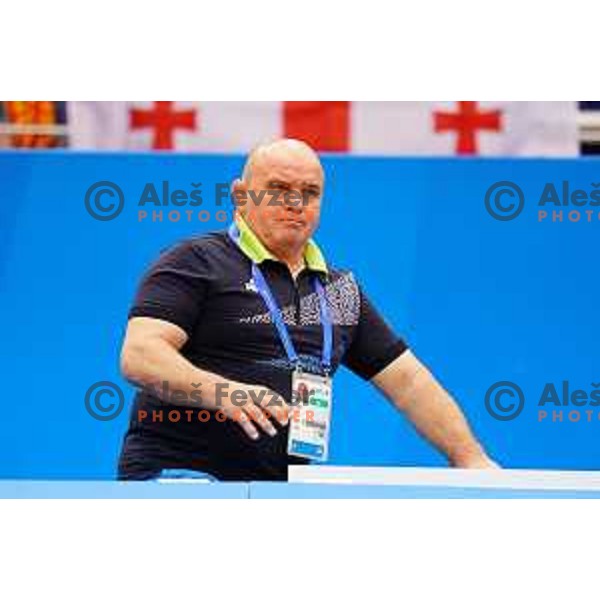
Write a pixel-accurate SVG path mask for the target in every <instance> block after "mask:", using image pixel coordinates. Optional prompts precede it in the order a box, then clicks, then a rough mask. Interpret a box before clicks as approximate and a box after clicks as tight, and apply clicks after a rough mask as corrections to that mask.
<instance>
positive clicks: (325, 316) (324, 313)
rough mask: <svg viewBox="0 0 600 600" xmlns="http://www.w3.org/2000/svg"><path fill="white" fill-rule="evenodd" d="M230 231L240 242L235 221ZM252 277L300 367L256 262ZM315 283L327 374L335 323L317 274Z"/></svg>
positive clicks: (289, 352)
mask: <svg viewBox="0 0 600 600" xmlns="http://www.w3.org/2000/svg"><path fill="white" fill-rule="evenodd" d="M228 233H229V237H230V238H231V239H232V240H233V241H234V242H235V243H236V244H238V243H239V234H240V232H239V229H238V227H237V226H236V224H235V223H232V224H231V227H230V228H229V232H228ZM252 278H253V279H254V283H255V285H256V289H257V290H258V293H259V294H260V295H261V296H262V299H263V300H264V301H265V304H266V305H267V308H268V309H269V314H270V315H271V319H273V323H274V324H275V327H276V328H277V333H278V334H279V339H280V340H281V343H282V344H283V347H284V349H285V352H286V354H287V356H288V359H289V361H290V362H291V363H293V364H294V365H295V367H296V368H299V367H300V358H299V357H298V353H297V352H296V349H295V348H294V344H293V342H292V338H291V337H290V333H289V331H288V328H287V326H286V324H285V321H284V320H283V315H282V314H281V310H280V309H279V306H278V305H277V301H276V300H275V297H274V296H273V293H272V292H271V288H270V287H269V284H268V283H267V281H266V279H265V277H264V275H263V274H262V271H261V270H260V268H259V266H258V265H257V264H256V263H254V262H253V263H252ZM313 284H314V287H315V291H316V292H317V295H318V296H319V307H320V312H321V323H322V324H323V351H322V354H321V366H322V367H323V371H324V372H325V374H326V375H329V373H330V372H331V354H332V347H333V323H332V321H331V315H330V314H329V308H328V306H327V299H326V297H325V289H324V288H323V284H322V283H321V281H320V280H319V278H318V277H317V276H316V275H315V276H314V278H313Z"/></svg>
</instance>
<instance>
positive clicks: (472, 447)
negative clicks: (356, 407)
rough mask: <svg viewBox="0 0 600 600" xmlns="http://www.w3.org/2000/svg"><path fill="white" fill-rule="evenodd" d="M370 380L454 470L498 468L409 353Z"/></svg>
mask: <svg viewBox="0 0 600 600" xmlns="http://www.w3.org/2000/svg"><path fill="white" fill-rule="evenodd" d="M371 381H372V382H373V383H374V384H375V385H376V386H377V387H378V388H379V389H380V390H381V391H382V392H383V393H384V394H385V395H386V396H387V397H388V398H389V399H390V400H391V401H392V402H393V404H394V405H395V406H396V407H397V408H398V409H399V410H401V411H402V412H403V413H404V414H405V415H406V416H407V418H408V419H409V420H410V421H411V422H412V423H413V425H414V426H415V428H416V429H417V431H418V432H419V433H420V434H421V435H423V436H424V437H425V438H426V439H427V440H428V441H429V442H431V443H432V444H433V445H434V446H436V447H437V448H438V449H439V450H440V451H441V452H443V453H444V454H445V455H446V456H447V457H448V459H449V460H450V463H451V464H452V465H453V466H454V467H459V468H467V469H485V468H495V467H497V465H496V464H495V463H494V462H493V461H492V460H491V459H490V458H489V457H488V456H487V454H486V453H485V451H484V450H483V449H482V447H481V446H480V445H479V443H478V442H477V440H476V439H475V437H474V436H473V434H472V433H471V430H470V429H469V425H468V424H467V421H466V419H465V417H464V415H463V413H462V411H461V410H460V408H459V407H458V405H457V404H456V402H455V401H454V400H453V399H452V398H451V397H450V395H449V394H448V393H447V392H446V391H445V390H444V388H442V386H441V385H440V384H439V383H438V382H437V381H436V380H435V378H434V377H433V375H432V374H431V373H430V372H429V370H428V369H427V368H426V367H425V366H424V365H423V364H422V363H421V362H420V361H419V360H418V359H417V358H416V357H415V356H414V354H412V352H410V351H409V350H406V351H405V352H403V353H402V354H401V355H400V356H399V357H398V358H396V359H395V360H394V361H393V362H391V363H390V364H389V365H388V366H387V367H385V368H384V369H383V370H382V371H380V372H379V373H377V375H375V376H374V377H373V378H372V379H371Z"/></svg>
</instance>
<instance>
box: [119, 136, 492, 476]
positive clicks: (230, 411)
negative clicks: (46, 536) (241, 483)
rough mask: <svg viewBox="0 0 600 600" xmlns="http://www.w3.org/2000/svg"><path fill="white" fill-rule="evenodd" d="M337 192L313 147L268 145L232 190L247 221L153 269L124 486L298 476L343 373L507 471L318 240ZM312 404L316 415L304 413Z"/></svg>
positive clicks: (131, 372) (136, 362) (470, 461)
mask: <svg viewBox="0 0 600 600" xmlns="http://www.w3.org/2000/svg"><path fill="white" fill-rule="evenodd" d="M323 185H324V175H323V169H322V167H321V164H320V161H319V159H318V157H317V155H316V154H315V153H314V152H313V150H312V149H311V148H310V147H309V146H307V145H306V144H304V143H302V142H299V141H297V140H279V141H276V142H272V143H269V144H265V145H263V146H260V147H259V148H257V149H256V150H255V151H253V152H252V153H251V155H250V156H249V157H248V161H247V163H246V166H245V168H244V172H243V174H242V177H241V179H239V180H236V181H235V182H234V183H233V185H232V192H233V195H234V198H236V199H238V201H239V202H238V206H237V208H236V213H235V219H234V223H233V224H232V227H231V228H230V229H229V230H228V231H225V232H217V233H211V234H208V235H205V236H202V237H198V238H195V239H191V240H187V241H184V242H183V243H181V244H179V245H177V246H176V247H175V248H173V249H171V250H169V251H168V252H166V253H165V254H164V255H163V256H162V257H161V258H160V259H159V260H158V261H157V262H156V263H155V264H154V265H153V267H152V268H151V269H150V271H149V273H148V274H147V275H146V277H145V278H144V281H143V282H142V285H141V287H140V289H139V291H138V294H137V297H136V300H135V302H134V305H133V307H132V309H131V311H130V320H129V324H128V327H127V333H126V336H125V341H124V344H123V349H122V355H121V364H122V371H123V374H124V376H125V377H126V378H127V379H129V380H130V381H132V382H133V383H135V384H137V385H139V386H140V388H141V389H140V391H139V392H138V394H137V397H136V400H135V404H134V407H133V411H132V417H131V422H130V427H129V430H128V432H127V435H126V438H125V443H124V447H123V451H122V454H121V459H120V462H119V477H120V478H124V479H148V478H155V477H159V476H161V474H163V473H165V472H166V471H168V470H169V469H191V470H195V471H198V472H201V473H206V474H208V475H210V476H211V477H214V478H216V479H219V480H261V479H263V480H264V479H266V480H269V479H270V480H285V479H286V478H287V466H288V464H304V463H306V462H307V459H306V457H307V456H315V457H316V458H323V457H324V456H325V455H326V448H327V436H328V430H329V423H328V418H329V412H328V411H327V409H328V407H330V401H331V400H332V399H333V401H334V402H336V401H337V402H343V401H344V399H343V398H335V395H334V394H332V388H331V382H330V376H332V375H333V374H334V373H335V371H336V369H337V368H338V366H339V365H340V364H344V365H345V366H347V367H348V368H349V369H351V370H352V371H353V372H355V373H356V374H358V375H359V376H360V377H362V378H363V379H365V380H369V381H371V382H372V383H374V384H375V386H377V387H378V388H379V389H380V390H381V391H382V392H383V394H385V395H386V396H387V397H388V398H389V399H390V400H391V401H392V402H393V403H394V404H395V406H396V407H397V408H398V409H399V410H401V411H402V412H403V413H404V414H405V415H406V417H408V419H409V420H410V421H411V422H412V423H413V424H414V426H415V427H416V429H417V430H418V431H419V432H420V433H421V434H422V435H423V436H424V437H425V438H426V439H427V440H429V441H430V442H431V443H432V444H434V445H435V446H436V447H437V448H438V449H439V450H440V451H442V452H443V453H444V454H445V455H446V456H447V457H448V459H449V461H450V463H451V464H452V465H454V466H456V467H463V468H488V467H494V466H495V464H494V463H493V462H492V461H491V460H490V459H489V458H488V457H487V455H486V454H485V452H484V451H483V450H482V448H481V447H480V445H479V444H478V443H477V441H476V440H475V438H474V437H473V435H472V433H471V432H470V430H469V427H468V425H467V422H466V420H465V418H464V417H463V415H462V413H461V411H460V409H459V408H458V406H457V405H456V403H455V402H454V401H453V400H452V398H450V396H449V395H448V394H447V393H446V392H445V391H444V390H443V389H442V387H441V386H440V385H439V384H438V383H437V382H436V380H435V379H434V378H433V376H432V375H431V373H430V372H429V371H428V370H427V369H426V368H425V367H424V366H423V365H422V364H421V363H420V362H419V361H418V360H417V358H416V357H415V356H414V355H413V354H412V353H411V352H410V350H408V348H407V347H406V344H405V343H404V341H403V340H402V339H400V338H398V337H397V336H396V335H395V334H394V333H393V332H392V331H391V330H390V329H389V327H388V326H387V324H386V323H385V321H384V320H383V319H382V317H381V316H380V315H379V314H378V313H377V311H376V310H375V308H374V307H373V306H372V305H371V303H370V302H369V300H368V299H367V298H366V296H365V295H364V294H363V292H362V290H361V288H360V287H359V285H358V284H357V282H356V280H355V278H354V276H353V275H352V274H351V273H350V272H348V271H341V270H338V269H334V268H333V267H331V266H330V265H328V264H327V263H326V261H325V259H324V257H323V255H322V253H321V251H320V249H319V247H318V246H317V245H316V243H315V242H314V241H313V240H312V235H313V233H314V231H315V230H316V229H317V226H318V224H319V216H320V210H321V199H322V196H323ZM265 192H267V193H266V194H265ZM282 198H284V199H285V200H282ZM244 199H245V200H244ZM309 388H310V389H311V390H313V391H314V390H317V394H318V395H319V398H320V399H319V401H318V402H317V401H316V400H315V402H313V403H312V404H314V406H311V401H310V398H309V405H308V406H307V405H306V404H305V403H304V402H299V403H297V404H296V403H294V402H293V400H294V393H297V392H294V390H296V391H297V390H304V391H305V390H306V389H309ZM174 390H176V392H175V391H174ZM200 390H201V401H198V397H199V395H198V394H197V392H198V391H200ZM195 392H196V395H194V393H195ZM311 393H312V391H311ZM300 395H301V396H305V394H304V393H302V392H301V393H300ZM298 405H299V407H298V408H295V406H298ZM323 407H325V408H323ZM307 408H315V410H316V415H317V418H315V420H314V421H313V417H314V415H315V413H311V414H310V415H308V413H306V412H304V413H302V414H301V415H300V416H299V415H298V414H293V413H294V411H295V410H304V411H306V410H307ZM319 411H320V412H319ZM319 419H320V420H319ZM315 423H316V424H315ZM307 436H309V437H307ZM310 436H313V437H312V438H311V437H310ZM315 436H316V437H315ZM307 440H308V441H307ZM311 452H314V454H311Z"/></svg>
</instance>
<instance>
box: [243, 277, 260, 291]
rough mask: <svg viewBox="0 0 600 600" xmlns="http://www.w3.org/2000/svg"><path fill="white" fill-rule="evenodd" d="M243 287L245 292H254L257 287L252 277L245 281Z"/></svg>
mask: <svg viewBox="0 0 600 600" xmlns="http://www.w3.org/2000/svg"><path fill="white" fill-rule="evenodd" d="M244 289H245V290H246V291H247V292H254V293H258V288H257V287H256V283H254V278H251V279H250V281H247V282H246V283H245V284H244Z"/></svg>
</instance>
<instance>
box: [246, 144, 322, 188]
mask: <svg viewBox="0 0 600 600" xmlns="http://www.w3.org/2000/svg"><path fill="white" fill-rule="evenodd" d="M274 163H278V164H286V163H287V164H300V165H306V166H307V167H310V166H313V167H317V168H318V170H319V172H320V175H321V180H322V179H323V176H324V175H323V167H322V166H321V161H320V160H319V157H318V155H317V153H316V152H315V151H314V150H313V149H312V148H311V147H310V146H309V145H308V144H307V143H306V142H303V141H301V140H295V139H291V138H284V139H280V140H275V141H272V142H267V143H264V144H260V145H259V146H257V147H256V148H254V149H253V150H252V151H251V152H250V154H249V155H248V158H247V159H246V164H245V165H244V171H243V172H242V179H243V180H244V181H245V182H246V184H250V181H251V179H252V176H253V174H254V171H255V170H256V169H261V168H263V167H266V168H269V165H272V164H274Z"/></svg>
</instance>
